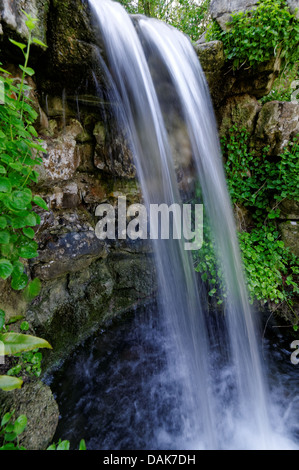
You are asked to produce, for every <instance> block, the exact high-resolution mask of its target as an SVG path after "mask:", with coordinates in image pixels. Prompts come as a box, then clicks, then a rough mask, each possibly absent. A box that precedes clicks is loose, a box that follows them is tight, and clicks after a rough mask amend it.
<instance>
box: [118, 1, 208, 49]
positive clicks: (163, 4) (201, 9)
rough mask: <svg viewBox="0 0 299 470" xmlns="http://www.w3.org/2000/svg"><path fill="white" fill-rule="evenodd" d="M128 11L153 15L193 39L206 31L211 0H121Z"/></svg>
mask: <svg viewBox="0 0 299 470" xmlns="http://www.w3.org/2000/svg"><path fill="white" fill-rule="evenodd" d="M119 1H120V3H121V4H122V5H123V6H124V7H125V8H126V10H127V11H128V13H133V14H136V13H139V14H143V15H146V16H151V17H154V18H157V19H159V20H162V21H165V22H166V23H168V24H170V25H171V26H174V27H175V28H177V29H179V30H181V31H182V32H184V33H185V34H187V35H188V36H190V38H191V39H192V40H193V41H196V40H197V39H198V37H199V36H200V35H201V34H202V33H203V32H204V31H205V28H206V25H207V22H208V13H209V4H210V0H201V1H196V0H143V1H139V2H134V1H132V0H119Z"/></svg>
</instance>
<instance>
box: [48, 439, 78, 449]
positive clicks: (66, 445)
mask: <svg viewBox="0 0 299 470" xmlns="http://www.w3.org/2000/svg"><path fill="white" fill-rule="evenodd" d="M47 450H70V442H69V441H62V440H61V439H59V441H58V442H57V444H56V443H53V444H51V445H50V446H49V447H48V448H47ZM79 450H86V444H85V441H84V439H81V441H80V444H79Z"/></svg>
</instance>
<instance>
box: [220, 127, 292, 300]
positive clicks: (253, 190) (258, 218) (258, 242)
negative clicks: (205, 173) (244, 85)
mask: <svg viewBox="0 0 299 470" xmlns="http://www.w3.org/2000/svg"><path fill="white" fill-rule="evenodd" d="M222 149H223V153H224V155H225V156H226V163H225V170H226V174H227V182H228V188H229V192H230V195H231V199H232V202H233V203H234V204H235V205H237V206H242V207H246V208H248V209H249V210H250V214H251V216H252V221H253V222H252V224H253V226H252V227H251V229H250V232H249V233H247V232H241V233H240V234H239V240H240V247H241V252H242V256H243V261H244V267H245V271H246V274H247V279H248V287H249V293H250V296H251V300H252V301H253V300H254V299H258V300H264V301H266V300H268V299H270V300H272V301H274V302H276V303H278V302H279V301H281V300H285V301H287V302H288V303H289V305H291V300H292V297H293V296H294V295H296V294H298V293H299V289H298V285H297V283H296V278H297V276H298V274H299V268H298V266H299V265H298V258H296V256H295V255H293V254H292V253H291V252H290V251H289V250H288V249H287V248H286V247H285V246H284V243H283V241H281V240H280V239H279V233H278V231H277V228H276V225H275V219H277V218H279V216H280V207H279V206H280V204H281V202H282V201H283V200H284V199H288V198H289V199H293V200H299V194H298V186H299V141H298V138H297V139H295V140H294V142H290V143H289V145H288V146H287V147H286V149H285V151H284V152H283V153H282V154H281V155H280V157H279V159H277V160H276V161H273V160H271V159H270V158H269V157H268V156H267V155H268V154H267V151H268V148H265V149H264V151H263V152H262V153H261V155H258V154H256V153H255V152H254V150H252V149H250V143H249V136H248V134H247V133H246V131H245V130H238V129H237V128H236V127H234V128H232V129H231V130H230V136H229V138H223V139H222Z"/></svg>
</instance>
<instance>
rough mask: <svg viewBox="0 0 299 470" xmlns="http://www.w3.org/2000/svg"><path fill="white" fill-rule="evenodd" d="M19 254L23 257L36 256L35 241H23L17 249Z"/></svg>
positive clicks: (30, 257)
mask: <svg viewBox="0 0 299 470" xmlns="http://www.w3.org/2000/svg"><path fill="white" fill-rule="evenodd" d="M19 254H20V257H21V258H25V259H32V258H36V257H37V256H38V252H37V243H36V242H34V241H30V242H26V243H24V244H23V245H22V246H21V247H20V249H19Z"/></svg>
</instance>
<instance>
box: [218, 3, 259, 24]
mask: <svg viewBox="0 0 299 470" xmlns="http://www.w3.org/2000/svg"><path fill="white" fill-rule="evenodd" d="M257 2H258V0H212V2H211V6H210V13H211V16H212V18H213V19H215V20H216V21H217V22H218V23H219V25H220V26H221V28H222V29H223V30H226V29H227V24H226V23H227V22H229V21H230V18H231V15H230V14H231V13H237V12H240V11H242V12H244V11H246V10H252V9H253V8H254V7H255V6H256V4H257Z"/></svg>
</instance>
